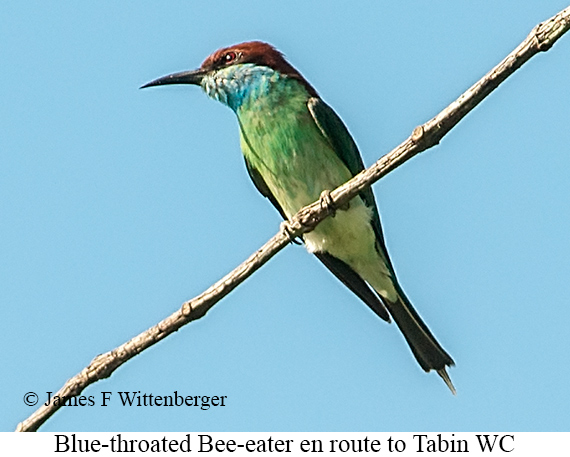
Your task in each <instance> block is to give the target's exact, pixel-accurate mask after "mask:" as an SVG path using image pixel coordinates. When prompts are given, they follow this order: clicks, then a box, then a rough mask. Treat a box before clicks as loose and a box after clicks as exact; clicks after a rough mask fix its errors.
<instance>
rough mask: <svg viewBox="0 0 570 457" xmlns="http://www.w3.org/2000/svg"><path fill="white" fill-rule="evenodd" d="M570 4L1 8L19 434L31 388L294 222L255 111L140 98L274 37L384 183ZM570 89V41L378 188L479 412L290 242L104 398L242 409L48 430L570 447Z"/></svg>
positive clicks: (8, 330) (7, 280) (11, 407)
mask: <svg viewBox="0 0 570 457" xmlns="http://www.w3.org/2000/svg"><path fill="white" fill-rule="evenodd" d="M459 3H461V4H459ZM565 6H567V0H541V1H540V2H537V1H528V0H527V1H519V2H508V1H493V2H490V1H485V2H449V1H432V2H402V1H382V2H373V1H370V2H356V3H355V2H341V1H326V2H325V1H314V2H313V1H311V2H307V1H295V2H280V3H279V4H277V3H271V2H267V1H250V2H247V1H246V2H244V1H240V2H235V1H225V0H220V1H217V2H183V1H172V2H168V3H165V2H139V1H125V2H114V1H113V2H111V1H98V2H81V3H78V2H73V1H67V2H65V1H61V2H30V1H9V2H2V4H1V6H0V43H1V45H0V61H1V62H2V71H0V93H1V96H0V100H1V103H0V116H1V119H0V121H1V123H0V124H1V133H0V310H1V311H0V313H1V319H0V347H1V353H0V354H1V364H2V376H1V381H0V387H1V392H2V395H1V397H0V411H1V413H0V430H12V429H13V428H14V427H15V426H16V424H17V423H18V422H19V421H21V420H23V419H25V418H26V417H27V416H28V415H29V414H30V413H32V411H33V410H34V409H33V408H31V407H28V406H25V405H24V403H23V400H22V397H23V396H24V394H25V393H26V392H29V391H35V392H38V393H39V394H40V396H41V397H40V398H43V396H45V392H47V391H56V390H57V389H59V388H60V387H61V386H62V385H63V383H64V382H65V381H66V380H67V379H68V378H70V377H71V376H73V375H75V374H76V373H77V372H78V371H80V370H81V369H82V368H83V367H85V366H86V364H88V363H89V362H90V361H91V360H92V358H93V357H95V356H96V355H97V354H100V353H103V352H106V351H108V350H111V349H113V348H115V347H116V346H117V345H119V344H121V343H123V342H125V341H126V340H128V339H129V338H131V337H133V336H135V335H137V334H138V333H140V332H141V331H143V330H145V329H147V328H148V327H149V326H151V325H153V324H155V323H156V322H158V321H159V320H161V319H162V318H164V317H166V316H167V315H169V314H170V313H172V312H174V311H175V310H176V309H177V308H178V307H179V306H180V304H181V303H182V302H183V301H184V300H186V299H189V298H191V297H193V296H195V295H197V294H198V293H200V292H202V291H203V290H204V289H205V288H206V287H207V286H209V285H210V284H211V283H212V282H214V281H215V280H217V279H219V278H220V277H221V276H222V275H224V274H225V273H227V272H228V271H230V270H231V269H232V268H234V267H235V266H236V265H238V264H239V263H240V262H241V261H242V260H244V259H245V258H246V257H247V256H248V255H249V254H250V253H251V252H252V251H253V250H255V249H256V248H258V247H259V246H261V245H262V244H263V243H264V242H265V241H266V240H267V239H268V238H269V237H270V236H272V235H273V234H274V233H275V232H276V231H277V229H278V227H279V222H280V219H279V216H278V214H277V212H276V211H275V210H274V209H273V208H272V207H271V205H270V204H269V202H268V201H267V200H265V199H264V198H262V197H261V196H260V195H259V194H258V193H257V191H256V190H255V188H254V187H253V185H252V184H251V182H250V180H249V177H248V176H247V173H246V170H245V167H244V163H243V159H242V157H241V153H240V150H239V142H238V130H237V123H236V120H235V118H234V115H233V113H232V112H231V111H230V110H229V109H227V108H225V107H223V106H222V105H221V104H218V103H215V102H213V101H211V100H209V99H208V98H207V97H206V96H205V95H204V94H202V93H201V92H200V90H199V89H198V88H196V87H189V86H188V87H168V88H161V89H153V90H145V91H141V90H139V89H138V87H139V86H140V85H141V84H143V83H145V82H148V81H150V80H151V79H154V78H156V77H159V76H162V75H165V74H167V73H171V72H174V71H179V70H185V69H191V68H195V67H197V66H198V65H199V64H200V63H201V62H202V60H203V59H204V58H205V57H206V56H207V55H208V54H210V53H211V52H212V51H214V50H216V49H217V48H219V47H221V46H225V45H229V44H233V43H237V42H241V41H245V40H251V39H261V40H265V41H269V42H271V43H273V44H274V45H275V46H277V47H278V48H279V49H280V50H281V51H283V52H284V53H285V54H286V55H287V57H288V58H289V60H290V61H291V62H292V64H293V65H294V66H295V67H297V68H298V69H299V70H300V71H301V72H302V73H303V74H304V75H305V77H306V78H307V79H308V80H309V81H310V82H311V83H312V84H313V85H314V86H315V87H316V89H317V90H318V91H319V93H320V94H321V96H322V97H323V98H324V99H325V100H326V101H327V102H328V103H329V104H330V105H331V106H333V107H334V109H335V110H336V111H337V112H338V113H339V115H340V116H341V117H342V118H343V120H344V121H345V123H346V124H347V125H348V127H349V129H350V131H351V132H352V134H353V136H354V137H355V139H356V141H357V143H358V145H359V147H360V150H361V152H362V155H363V157H364V162H365V163H366V164H371V163H372V162H373V161H375V160H376V159H377V158H379V157H380V156H382V155H383V154H385V153H387V152H388V151H389V150H390V149H392V148H393V147H395V146H397V145H398V144H399V143H400V142H401V141H402V140H404V139H405V138H406V137H407V136H408V135H409V134H410V132H411V131H412V129H413V128H414V127H415V126H417V125H419V124H421V123H423V122H424V121H426V120H428V119H429V118H431V117H432V116H433V115H435V114H436V113H438V112H439V111H440V110H441V109H443V108H444V107H445V106H447V104H448V103H450V102H451V101H452V100H454V99H455V98H456V97H457V96H459V95H460V94H461V93H462V92H463V91H464V90H465V89H467V88H468V87H469V86H470V85H471V84H472V83H474V82H475V81H476V80H477V79H479V78H480V77H481V76H482V75H483V74H484V73H486V72H487V71H488V70H489V69H490V68H492V66H494V65H495V64H497V63H498V62H499V61H500V60H501V59H502V58H503V57H504V56H505V55H506V54H507V53H509V52H510V51H511V50H512V49H513V48H514V47H515V46H516V45H518V44H519V42H521V41H522V40H523V39H524V38H525V37H526V35H527V34H528V32H529V31H530V30H531V28H532V27H534V26H535V25H536V24H537V23H538V22H540V21H542V20H545V19H547V18H549V17H550V16H552V15H553V14H555V13H557V12H558V11H559V10H561V9H563V8H564V7H565ZM568 75H570V35H568V36H565V37H564V38H562V40H561V41H560V42H559V43H558V44H556V45H555V46H554V48H553V49H551V50H550V51H549V52H548V53H545V54H541V55H539V56H537V57H535V58H533V59H532V60H531V61H530V62H529V63H528V64H526V65H525V66H524V67H523V68H522V69H521V70H519V71H518V72H517V73H516V74H515V75H514V76H513V77H511V78H510V79H509V80H508V81H507V82H506V83H505V84H504V85H503V86H501V87H500V88H499V89H498V90H497V91H496V92H495V93H494V94H493V95H492V96H491V97H489V98H488V99H487V100H485V102H484V103H483V104H482V105H480V106H479V107H478V108H477V109H476V110H475V111H473V112H472V113H471V114H469V116H468V117H467V118H466V119H464V120H463V121H462V122H461V123H460V124H459V125H458V126H457V128H455V129H454V130H453V131H452V132H451V133H450V134H449V135H448V136H447V137H445V138H444V140H443V141H442V143H441V144H440V145H439V146H437V147H436V148H434V149H432V150H429V151H427V152H425V153H423V154H421V155H420V156H418V157H416V158H414V159H413V160H412V161H410V162H408V163H406V164H405V165H404V166H402V167H400V168H399V169H397V170H396V171H394V172H393V173H391V174H390V175H389V176H387V177H386V178H384V179H382V180H381V181H380V182H379V183H377V184H376V185H375V186H374V192H375V194H376V197H377V201H378V205H379V208H380V213H381V216H382V221H383V226H384V233H385V237H386V240H387V245H388V250H389V251H390V254H391V257H392V260H393V263H394V264H395V268H396V270H397V273H398V275H399V278H400V281H401V283H402V285H403V287H404V289H405V290H406V292H407V294H408V295H409V297H410V299H411V300H412V302H413V303H414V304H415V306H416V307H417V309H418V310H419V312H420V313H421V315H422V316H423V317H424V318H425V320H426V321H427V323H428V324H429V326H430V327H431V329H432V330H433V332H434V333H435V334H436V335H437V336H438V338H439V339H440V341H441V342H442V344H443V345H444V346H445V348H446V349H447V350H448V351H449V352H450V353H451V354H452V356H453V357H454V358H455V361H456V363H457V366H456V367H454V368H452V369H451V370H450V375H451V377H452V379H453V381H454V383H455V385H456V387H457V390H458V395H457V396H456V397H453V396H452V395H451V394H450V393H449V391H448V390H447V388H446V387H445V385H444V384H443V383H442V382H441V380H440V379H439V378H438V377H437V376H436V375H435V374H433V373H431V374H429V375H427V374H425V373H424V372H423V371H422V370H421V369H420V368H419V367H418V365H417V364H416V362H415V360H414V359H413V357H412V355H411V353H410V351H409V349H408V348H407V346H406V344H405V342H404V341H403V338H402V336H401V334H400V333H399V331H398V330H397V328H396V327H395V325H387V324H386V323H384V322H382V321H380V320H379V319H378V318H377V317H376V316H375V315H374V314H372V313H371V312H370V311H369V310H368V309H367V308H366V307H365V306H364V305H363V304H362V303H361V302H360V301H359V300H358V299H357V298H356V297H355V296H353V295H352V294H351V293H350V292H349V291H348V290H346V289H345V288H344V287H343V286H342V285H341V284H340V283H339V282H338V281H337V280H336V279H335V278H334V277H333V276H332V275H331V274H330V273H329V272H328V271H326V270H325V269H324V268H323V267H322V266H321V265H320V264H319V262H317V261H316V259H314V258H312V257H311V256H310V255H308V254H307V253H306V252H305V251H304V249H303V248H302V247H299V246H289V247H287V248H286V249H285V250H284V251H283V252H281V253H280V254H278V255H277V257H275V258H274V259H273V260H272V261H271V262H270V263H269V264H268V265H266V266H265V267H264V268H263V269H262V270H261V271H259V272H258V273H256V274H255V275H254V276H253V277H252V278H250V279H249V280H248V281H247V282H246V283H245V284H243V285H242V286H241V287H239V288H238V289H237V290H236V291H234V292H233V293H232V294H231V295H230V296H228V297H226V298H225V299H224V300H223V301H222V302H220V303H218V304H217V305H216V306H215V307H214V309H213V310H211V311H210V313H208V315H207V316H206V317H205V318H203V319H201V320H199V321H197V322H194V323H192V324H190V325H188V326H186V327H185V328H183V329H182V330H181V331H179V332H178V333H177V334H175V335H172V336H171V337H169V338H168V339H166V340H165V341H163V342H161V343H160V344H158V345H156V346H154V347H153V348H151V349H150V350H147V351H145V352H144V353H143V354H142V355H140V356H138V357H136V358H135V359H134V360H132V361H130V362H128V363H127V364H126V365H124V366H123V367H121V368H120V369H119V370H118V371H116V372H115V373H114V374H113V375H112V377H111V378H110V379H107V380H104V381H102V382H98V383H96V384H94V385H92V386H91V387H89V388H88V389H87V390H86V391H85V392H84V395H93V396H94V397H95V398H96V399H99V397H100V395H101V392H102V391H112V392H119V391H139V390H140V391H141V392H143V393H144V392H147V393H152V394H154V395H166V394H171V393H172V392H173V391H175V390H177V391H178V392H180V393H183V394H185V395H226V396H228V404H227V406H225V407H223V408H221V407H219V408H214V409H211V410H209V411H200V410H197V409H192V408H158V407H157V408H150V407H147V408H144V407H141V408H127V407H121V406H118V405H116V404H113V405H112V406H110V407H106V408H104V407H101V406H94V407H83V408H67V409H64V410H60V411H59V412H58V413H57V414H56V415H55V416H54V417H53V418H51V419H50V420H49V421H48V423H47V424H46V425H45V426H44V427H43V428H42V430H45V431H71V430H73V431H82V430H83V431H113V430H122V431H128V430H133V431H146V430H148V431H191V430H200V431H224V430H226V431H249V430H258V431H376V430H377V431H396V430H398V431H416V430H422V431H438V430H449V431H468V430H501V431H507V430H541V431H547V430H551V431H561V430H565V431H568V430H569V428H570V427H569V425H570V416H569V414H568V410H569V409H568V408H569V406H570V389H568V385H569V383H570V363H569V355H568V347H569V345H570V332H569V331H568V329H569V328H570V307H569V306H568V305H569V296H570V290H569V289H570V280H569V278H570V262H569V260H568V259H569V258H570V242H569V235H568V234H569V233H570V179H569V173H570V171H569V170H570V154H569V146H568V132H569V131H570V85H569V84H568V81H569V79H568V78H569V76H568Z"/></svg>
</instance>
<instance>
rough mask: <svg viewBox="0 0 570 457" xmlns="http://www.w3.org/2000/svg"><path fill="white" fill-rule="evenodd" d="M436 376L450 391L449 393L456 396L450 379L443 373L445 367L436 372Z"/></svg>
mask: <svg viewBox="0 0 570 457" xmlns="http://www.w3.org/2000/svg"><path fill="white" fill-rule="evenodd" d="M437 374H438V375H440V376H441V379H443V382H445V384H446V385H447V387H449V390H451V393H452V394H453V395H456V394H457V391H456V390H455V387H454V386H453V383H452V382H451V378H450V377H449V375H448V374H447V371H445V367H443V368H440V369H439V370H437Z"/></svg>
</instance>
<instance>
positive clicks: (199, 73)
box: [140, 69, 207, 89]
mask: <svg viewBox="0 0 570 457" xmlns="http://www.w3.org/2000/svg"><path fill="white" fill-rule="evenodd" d="M206 73H207V71H206V70H202V69H198V70H191V71H181V72H179V73H172V74H171V75H166V76H163V77H162V78H158V79H155V80H154V81H151V82H149V83H146V84H145V85H144V86H141V87H140V88H141V89H144V88H146V87H152V86H164V85H166V84H195V85H197V86H199V85H200V84H201V83H202V78H204V75H205V74H206Z"/></svg>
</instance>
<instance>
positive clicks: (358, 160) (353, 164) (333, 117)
mask: <svg viewBox="0 0 570 457" xmlns="http://www.w3.org/2000/svg"><path fill="white" fill-rule="evenodd" d="M307 107H308V108H309V112H310V113H311V116H312V117H313V119H314V121H315V123H316V124H317V126H318V127H319V129H320V131H321V132H322V134H323V136H324V137H325V138H326V139H327V141H328V142H329V144H330V145H331V147H332V149H333V151H334V152H335V153H336V155H337V156H338V158H339V159H340V160H342V162H343V163H344V164H345V165H346V167H347V168H348V170H349V171H350V173H351V174H352V176H354V175H357V174H358V173H360V172H361V171H362V170H364V163H363V162H362V157H361V156H360V153H359V152H358V147H357V146H356V143H355V142H354V140H353V139H352V136H351V135H350V133H349V131H348V129H347V128H346V126H345V125H344V123H343V122H342V120H341V119H340V117H338V115H337V114H336V113H335V112H334V110H333V109H332V108H331V107H330V106H328V105H327V104H326V103H325V102H323V101H322V100H321V99H320V98H318V97H311V98H310V99H309V101H308V102H307ZM329 190H332V189H329ZM360 197H361V198H362V200H363V201H364V203H365V204H366V206H368V207H369V208H370V209H371V210H372V228H373V229H374V233H375V234H376V240H377V247H378V249H379V250H380V254H381V255H382V256H383V257H384V258H385V259H386V263H387V265H388V267H389V268H390V269H393V268H392V265H391V263H390V258H389V257H388V252H387V251H386V246H385V245H384V235H383V234H382V226H381V225H380V214H379V213H378V208H377V207H376V201H375V200H374V194H373V193H372V189H371V188H370V187H369V188H367V189H365V190H363V191H362V192H360Z"/></svg>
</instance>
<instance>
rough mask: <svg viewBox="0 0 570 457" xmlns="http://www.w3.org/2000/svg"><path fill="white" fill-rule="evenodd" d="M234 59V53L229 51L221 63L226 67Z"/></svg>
mask: <svg viewBox="0 0 570 457" xmlns="http://www.w3.org/2000/svg"><path fill="white" fill-rule="evenodd" d="M236 57H237V55H236V53H235V52H233V51H230V52H228V53H226V54H225V55H224V57H223V58H222V59H223V62H224V63H225V64H226V65H227V64H229V63H232V62H233V61H234V60H236Z"/></svg>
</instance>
